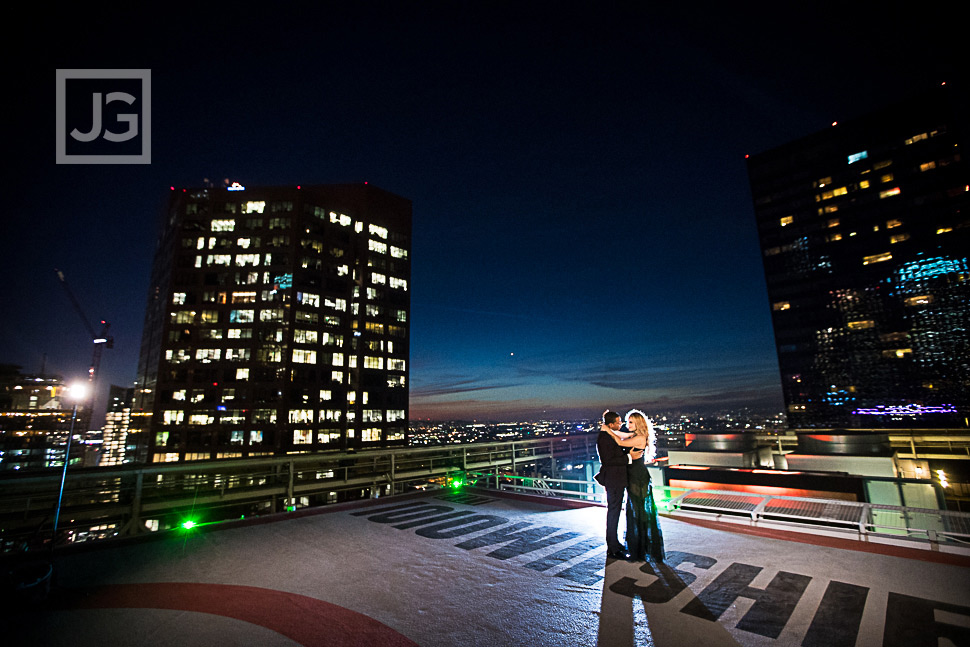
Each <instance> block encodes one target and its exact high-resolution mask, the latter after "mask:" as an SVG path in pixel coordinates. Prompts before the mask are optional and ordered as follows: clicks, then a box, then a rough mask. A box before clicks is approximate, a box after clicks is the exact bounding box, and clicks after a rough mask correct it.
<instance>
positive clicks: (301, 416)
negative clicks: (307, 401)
mask: <svg viewBox="0 0 970 647" xmlns="http://www.w3.org/2000/svg"><path fill="white" fill-rule="evenodd" d="M287 420H288V421H289V422H290V423H294V424H296V423H306V422H313V409H290V412H289V415H288V416H287Z"/></svg>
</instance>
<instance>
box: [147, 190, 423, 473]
mask: <svg viewBox="0 0 970 647" xmlns="http://www.w3.org/2000/svg"><path fill="white" fill-rule="evenodd" d="M410 249H411V203H410V201H409V200H406V199H404V198H401V197H399V196H396V195H393V194H391V193H388V192H386V191H383V190H381V189H378V188H376V187H374V186H370V185H367V184H356V185H324V186H292V187H259V188H253V187H243V186H241V185H239V184H238V183H233V184H232V185H231V186H227V187H221V188H211V187H210V188H201V189H173V190H172V197H171V201H170V204H169V208H168V210H167V213H166V220H165V223H164V225H163V227H162V233H161V236H160V238H159V242H158V248H157V252H156V257H155V263H154V266H153V270H152V279H151V289H150V293H149V303H148V307H147V311H146V317H145V328H144V334H143V338H142V349H141V357H140V361H139V377H138V382H137V384H136V392H135V401H134V405H133V413H132V417H131V423H130V425H131V430H132V432H134V433H139V432H140V433H141V437H142V442H141V445H142V446H143V447H144V448H145V449H146V450H147V453H146V454H143V457H142V460H147V461H148V462H168V461H186V460H204V459H219V458H232V457H247V456H249V457H251V456H260V455H270V454H287V453H302V452H314V451H324V450H337V449H340V450H347V449H354V448H361V447H374V446H378V447H379V446H388V445H404V444H406V442H407V440H406V434H407V417H408V346H409V338H410V336H409V328H408V327H409V318H410V293H409V291H408V288H409V283H410V280H411V263H410Z"/></svg>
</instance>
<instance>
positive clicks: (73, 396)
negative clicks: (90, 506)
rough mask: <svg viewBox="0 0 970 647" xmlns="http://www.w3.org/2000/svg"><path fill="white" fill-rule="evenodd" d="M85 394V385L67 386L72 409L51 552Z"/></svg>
mask: <svg viewBox="0 0 970 647" xmlns="http://www.w3.org/2000/svg"><path fill="white" fill-rule="evenodd" d="M86 395H87V385H86V384H84V383H80V382H79V383H77V384H73V385H71V386H69V387H68V388H67V397H68V399H69V400H71V401H73V403H74V410H73V411H72V413H71V431H70V432H69V433H68V434H67V443H66V445H65V447H64V469H63V471H61V490H60V492H59V493H58V494H57V509H56V510H55V512H54V528H53V529H52V530H51V553H53V552H54V544H55V543H56V541H57V522H58V521H59V520H60V517H61V501H62V500H63V499H64V483H65V482H66V481H67V464H68V463H69V462H70V460H71V439H72V438H74V423H75V422H77V405H78V403H79V402H81V401H82V400H84V397H85V396H86Z"/></svg>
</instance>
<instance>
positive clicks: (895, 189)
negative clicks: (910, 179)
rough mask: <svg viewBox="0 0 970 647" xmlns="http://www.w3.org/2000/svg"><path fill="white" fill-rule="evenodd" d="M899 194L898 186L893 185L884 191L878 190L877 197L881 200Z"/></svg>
mask: <svg viewBox="0 0 970 647" xmlns="http://www.w3.org/2000/svg"><path fill="white" fill-rule="evenodd" d="M899 194H900V190H899V187H898V186H894V187H893V188H891V189H886V190H885V191H880V192H879V199H880V200H881V199H882V198H890V197H892V196H894V195H899Z"/></svg>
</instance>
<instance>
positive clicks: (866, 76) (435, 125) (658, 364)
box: [0, 3, 961, 420]
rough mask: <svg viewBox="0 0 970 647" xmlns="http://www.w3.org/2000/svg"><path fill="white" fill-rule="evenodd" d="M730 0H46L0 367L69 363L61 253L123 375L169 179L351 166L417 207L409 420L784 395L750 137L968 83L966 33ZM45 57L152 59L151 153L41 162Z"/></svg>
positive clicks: (132, 365) (251, 176)
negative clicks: (640, 0)
mask: <svg viewBox="0 0 970 647" xmlns="http://www.w3.org/2000/svg"><path fill="white" fill-rule="evenodd" d="M720 11H722V12H726V13H718V11H710V12H700V15H695V14H694V13H692V12H687V11H686V10H683V11H682V10H676V9H666V10H658V9H649V10H648V9H642V10H636V11H633V10H629V11H628V10H623V11H617V12H615V13H612V12H607V11H605V10H604V11H602V12H601V13H595V12H594V13H593V14H592V15H590V14H587V13H584V12H580V11H574V10H572V9H570V8H568V7H565V8H563V7H561V6H559V5H557V13H556V16H555V17H556V18H557V20H556V21H552V20H550V14H549V13H548V12H547V6H546V5H543V4H539V3H537V4H535V5H529V6H527V7H515V8H513V6H512V5H509V6H507V7H501V6H496V5H487V6H486V5H470V6H464V7H462V8H456V7H451V6H446V5H434V4H428V5H427V6H426V8H424V9H421V10H413V11H405V10H403V9H398V10H395V9H390V8H388V7H382V8H381V13H379V14H376V15H372V14H368V13H367V12H366V11H360V12H358V11H356V10H350V9H339V10H330V11H327V10H318V11H314V12H302V13H301V12H296V13H294V14H292V15H275V16H269V15H244V13H243V12H237V13H234V14H225V13H218V12H212V13H210V14H207V13H205V12H195V13H194V14H193V15H192V16H191V19H188V17H186V16H171V17H165V16H161V17H158V16H152V20H153V21H155V22H156V23H158V25H159V26H161V27H162V29H160V30H159V33H162V34H166V33H177V36H178V38H171V39H170V38H167V37H165V36H163V37H154V36H150V35H147V34H146V33H145V24H144V22H143V21H144V20H146V19H147V17H146V16H118V15H112V14H110V13H109V12H107V11H106V10H105V11H104V14H102V15H97V14H95V15H94V16H91V17H84V16H82V15H80V14H77V15H71V14H62V16H61V17H60V18H59V19H55V21H54V22H55V23H57V24H56V27H57V28H56V29H54V30H53V31H52V33H53V34H56V38H55V37H51V39H50V42H49V43H47V45H48V46H47V47H45V48H42V50H43V51H42V52H41V53H40V54H38V55H37V57H36V59H35V60H33V61H32V62H30V63H28V64H26V65H25V67H24V68H23V69H20V70H17V71H15V75H16V80H17V81H18V87H20V88H22V91H23V93H24V100H23V101H22V102H20V105H18V106H17V108H16V109H17V110H18V113H17V114H18V124H19V125H21V126H22V128H20V129H18V130H19V132H18V134H17V136H16V137H15V141H14V146H13V147H12V150H13V151H14V153H15V159H16V160H17V164H16V165H15V168H14V169H13V171H12V174H11V180H12V181H11V185H10V188H11V191H12V195H13V200H12V201H11V202H10V203H8V205H9V206H10V208H11V213H12V214H13V216H12V217H11V218H8V224H7V225H6V229H7V231H8V234H7V235H6V236H5V237H4V244H3V254H2V262H3V272H4V276H5V277H6V279H7V281H8V284H9V285H11V286H14V287H16V289H11V290H7V291H5V292H6V293H5V295H4V297H3V307H4V312H5V313H7V315H6V316H5V317H4V318H3V322H2V328H0V342H2V345H0V362H6V363H14V364H19V365H21V366H23V370H24V372H28V373H33V372H38V371H39V370H40V366H41V363H42V362H44V361H45V360H44V356H45V354H46V369H47V372H50V373H59V374H62V375H64V376H65V378H68V379H70V378H72V377H75V378H76V377H83V376H84V374H85V372H86V370H87V367H88V365H89V363H90V356H91V345H90V343H89V341H88V340H87V339H86V335H85V331H84V328H83V327H82V325H81V322H80V321H78V317H77V315H76V314H75V313H74V312H73V311H72V310H71V306H70V303H69V302H68V300H67V297H66V296H65V295H64V293H63V290H62V288H61V286H60V285H59V284H58V282H57V279H56V277H55V275H54V272H53V269H54V267H58V268H59V269H61V270H63V271H64V273H65V275H66V277H67V280H68V281H69V282H70V283H71V286H72V289H73V290H74V291H75V292H76V293H77V295H78V298H79V300H80V302H81V303H82V305H83V307H84V309H85V311H86V312H87V313H88V315H89V316H90V317H92V318H93V319H94V320H97V319H101V318H104V319H107V320H108V321H109V322H111V324H112V329H111V332H112V334H113V335H114V337H115V348H114V349H112V350H108V351H106V352H105V353H104V355H103V357H102V376H101V384H100V386H101V390H102V391H103V392H106V391H107V388H108V385H109V384H112V383H113V384H119V385H129V384H130V382H131V381H132V380H134V379H135V371H136V363H137V348H138V342H139V340H140V338H141V332H142V321H141V319H142V317H141V314H142V312H143V309H144V305H145V302H146V298H147V290H148V285H149V281H148V276H149V269H150V264H151V255H152V253H153V251H154V250H153V243H154V238H155V236H156V222H157V220H158V218H159V217H160V214H161V212H162V209H163V205H164V202H165V201H166V200H167V198H168V195H167V193H168V191H169V186H199V185H200V184H201V183H202V179H203V178H208V179H210V180H211V181H212V182H213V183H216V184H221V183H222V182H223V180H224V179H230V180H237V181H240V182H241V183H243V184H246V183H251V184H260V185H269V184H280V185H286V184H289V185H296V184H300V183H303V184H310V183H332V182H363V181H369V182H370V183H372V184H374V185H376V186H378V187H381V188H382V189H386V190H388V191H392V192H394V193H397V194H399V195H403V196H406V197H408V198H409V199H410V200H412V202H413V205H414V246H413V270H412V285H413V289H412V343H411V358H410V359H411V376H412V378H411V379H412V391H411V416H412V418H414V419H426V418H432V419H449V418H462V419H471V418H478V419H487V420H513V419H517V418H525V417H528V418H541V417H542V416H543V413H544V412H549V413H550V414H554V415H555V416H556V417H573V416H576V417H582V418H589V417H590V416H591V415H594V414H595V412H597V411H601V410H602V409H603V408H606V407H612V408H616V409H619V410H624V411H625V410H627V409H629V408H632V407H634V406H636V407H639V408H643V409H645V410H648V412H649V410H652V409H657V410H659V409H663V410H668V409H674V408H677V409H683V410H700V411H704V410H714V409H721V408H727V407H733V406H751V407H754V408H763V409H766V410H772V409H774V410H780V409H781V406H782V397H781V388H780V384H779V376H778V366H777V360H776V358H775V352H774V340H773V337H772V333H771V325H770V304H769V303H768V298H767V293H766V290H765V285H764V278H763V274H762V270H761V260H760V253H759V248H758V240H757V232H756V227H755V219H754V215H753V210H752V207H751V202H750V194H749V189H748V184H747V178H746V170H745V164H744V155H745V154H754V153H758V152H761V151H764V150H767V149H770V148H773V147H775V146H778V145H781V144H783V143H785V142H787V141H791V140H794V139H797V138H799V137H801V136H804V135H807V134H809V133H811V132H815V131H817V130H819V129H821V128H823V127H825V126H826V125H827V124H829V123H831V122H832V121H835V120H838V119H845V118H849V117H852V116H856V115H859V114H862V113H865V112H868V111H870V110H873V109H875V108H878V107H880V106H882V105H885V104H888V103H892V102H894V101H896V100H899V99H903V98H906V97H907V96H909V95H911V94H912V93H913V92H916V91H920V90H922V89H924V88H926V87H929V86H930V85H935V84H936V83H938V82H940V81H942V80H946V79H950V80H953V81H959V80H960V79H958V78H956V77H957V76H958V73H959V72H961V70H960V68H959V67H958V66H957V64H956V63H955V62H954V61H956V60H959V59H958V58H957V57H956V56H948V55H947V52H948V51H949V50H948V48H955V47H956V42H957V39H956V38H949V37H948V35H947V34H946V33H945V29H947V28H936V29H938V30H941V29H942V30H943V31H934V32H933V33H929V32H928V31H922V30H919V29H916V30H913V31H911V32H909V33H910V38H909V39H908V40H906V41H902V42H898V41H897V29H896V28H897V27H898V26H899V23H900V21H903V20H904V18H905V16H902V15H899V16H896V15H893V16H890V15H888V14H884V15H867V14H865V13H864V12H863V11H861V10H859V11H858V12H857V13H854V12H853V10H840V14H839V15H840V18H841V20H840V21H834V20H831V19H829V18H827V17H826V16H825V15H824V12H822V14H823V15H814V16H794V15H784V14H779V13H777V12H776V13H771V14H765V15H756V14H757V12H756V10H750V11H751V14H748V15H745V14H744V13H743V12H742V13H737V12H735V11H734V10H731V11H730V12H729V11H728V10H726V9H722V10H720ZM95 22H98V23H100V24H99V26H98V27H94V26H93V25H94V23H95ZM553 22H555V23H556V24H557V26H555V27H553V26H551V25H552V23H553ZM823 32H824V33H825V34H826V36H827V37H828V38H829V39H832V40H834V41H836V42H838V43H839V47H837V48H823V49H817V48H812V47H811V45H812V43H815V42H816V41H817V39H818V38H819V37H820V36H819V34H821V33H823ZM153 33H154V32H153ZM108 34H112V38H107V37H106V36H107V35H108ZM890 49H891V50H892V51H895V52H898V55H897V56H896V57H895V58H894V63H893V64H892V65H886V64H884V62H883V59H882V57H883V56H884V54H885V52H886V51H887V50H890ZM807 51H811V52H812V55H811V56H807V55H806V54H805V52H807ZM59 68H147V69H151V70H152V83H153V120H154V121H153V159H152V164H151V165H148V166H113V167H112V166H108V167H94V166H89V167H84V166H68V165H55V164H54V146H53V135H54V133H53V127H52V126H53V121H54V120H53V113H54V105H53V103H54V102H53V92H52V90H53V81H54V71H55V69H59ZM849 72H851V73H849ZM35 133H40V134H39V135H35ZM24 295H29V296H24ZM89 323H92V324H93V323H94V322H93V321H92V322H89Z"/></svg>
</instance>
